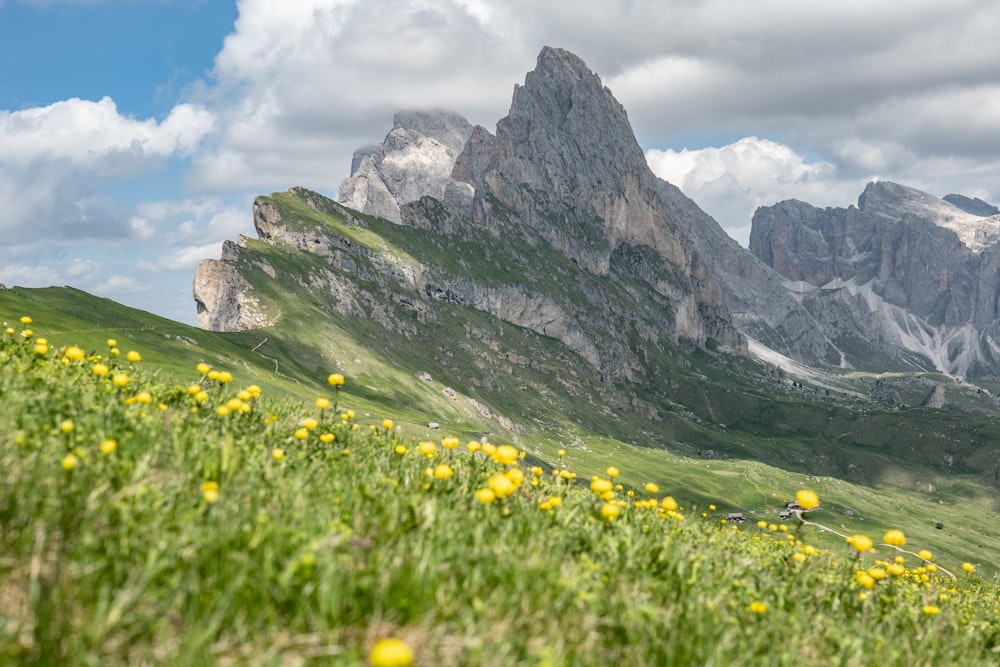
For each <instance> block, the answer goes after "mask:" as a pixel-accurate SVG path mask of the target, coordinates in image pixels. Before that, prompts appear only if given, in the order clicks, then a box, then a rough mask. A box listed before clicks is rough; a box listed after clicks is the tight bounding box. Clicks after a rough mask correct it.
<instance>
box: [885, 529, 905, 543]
mask: <svg viewBox="0 0 1000 667" xmlns="http://www.w3.org/2000/svg"><path fill="white" fill-rule="evenodd" d="M882 541H883V542H885V543H886V544H891V545H892V546H894V547H901V546H903V545H905V544H906V535H904V534H903V531H901V530H897V529H895V528H893V529H892V530H887V531H885V535H884V536H883V537H882Z"/></svg>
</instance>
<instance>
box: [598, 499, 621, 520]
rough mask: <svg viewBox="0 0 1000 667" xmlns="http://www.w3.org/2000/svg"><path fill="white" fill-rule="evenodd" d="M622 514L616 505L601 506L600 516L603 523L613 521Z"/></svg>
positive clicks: (606, 504) (605, 504)
mask: <svg viewBox="0 0 1000 667" xmlns="http://www.w3.org/2000/svg"><path fill="white" fill-rule="evenodd" d="M621 513H622V508H621V507H619V506H618V505H617V504H616V503H604V504H603V505H601V516H602V517H603V518H604V520H605V521H609V522H610V521H614V520H615V519H617V518H618V516H619V515H620V514H621Z"/></svg>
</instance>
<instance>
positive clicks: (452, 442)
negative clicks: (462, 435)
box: [441, 438, 458, 449]
mask: <svg viewBox="0 0 1000 667" xmlns="http://www.w3.org/2000/svg"><path fill="white" fill-rule="evenodd" d="M441 446H442V447H444V448H445V449H455V448H457V447H458V438H442V439H441Z"/></svg>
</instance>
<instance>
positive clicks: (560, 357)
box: [0, 47, 1000, 667]
mask: <svg viewBox="0 0 1000 667" xmlns="http://www.w3.org/2000/svg"><path fill="white" fill-rule="evenodd" d="M970 201H971V200H969V199H968V198H965V199H962V198H960V197H958V196H949V197H947V198H945V199H938V198H936V197H934V196H932V195H929V194H927V193H923V192H920V191H917V190H914V189H912V188H908V187H905V186H902V185H898V184H894V183H886V182H878V183H871V184H870V185H869V186H868V187H867V188H866V190H865V191H864V193H863V194H862V195H861V197H860V199H859V202H858V206H857V207H854V206H851V207H849V208H847V209H834V208H825V209H819V208H815V207H811V206H809V205H808V204H805V203H803V202H796V201H792V202H782V203H779V204H776V205H775V206H773V207H762V208H761V209H759V210H758V212H757V214H756V215H755V216H754V227H753V231H752V233H751V241H750V248H749V249H746V248H742V247H740V246H739V245H738V244H737V243H736V242H735V241H733V240H732V239H730V238H729V237H728V236H727V235H726V233H725V231H724V230H723V229H722V228H721V227H720V226H719V225H718V223H716V222H715V221H714V220H713V219H712V218H711V217H710V216H708V215H707V214H706V213H704V212H703V211H702V210H701V209H700V208H699V207H698V206H697V204H696V203H695V202H694V201H692V200H691V199H689V198H688V197H686V196H685V195H684V194H683V193H682V192H681V191H680V190H679V189H678V188H677V187H675V186H673V185H671V184H670V183H667V182H666V181H663V180H661V179H659V178H657V177H655V176H654V175H653V173H652V172H651V171H650V170H649V168H648V166H647V165H646V160H645V157H644V155H643V153H642V150H641V149H640V148H639V145H638V143H637V142H636V139H635V136H634V134H633V132H632V129H631V126H630V124H629V121H628V118H627V114H626V112H625V110H624V108H623V107H622V105H621V104H619V103H618V102H617V100H615V98H614V97H613V96H612V93H611V91H610V90H608V88H606V87H604V85H603V84H602V83H601V80H600V78H599V77H598V76H597V75H596V74H595V73H593V72H591V71H590V70H589V68H588V67H587V66H586V65H585V64H584V63H583V61H582V60H581V59H580V58H578V57H577V56H575V55H574V54H572V53H570V52H568V51H565V50H562V49H557V48H551V47H545V48H544V49H543V50H542V51H541V53H540V54H539V56H538V61H537V64H536V68H535V69H534V70H533V71H531V72H529V73H528V74H527V76H526V78H525V81H524V83H523V85H517V86H516V87H515V89H514V95H513V100H512V102H511V108H510V113H509V115H508V116H506V117H505V118H503V119H501V120H500V121H498V123H497V126H496V130H495V132H491V131H489V130H487V129H485V128H483V127H480V126H472V125H471V124H469V123H468V122H467V121H466V120H465V119H463V118H462V117H461V116H459V115H457V114H454V113H451V112H447V111H441V110H435V111H413V110H405V111H400V112H399V113H398V114H397V115H396V118H395V120H394V127H393V129H392V130H391V131H390V132H389V134H388V135H387V136H386V138H385V140H384V141H383V143H381V144H377V145H374V146H370V147H366V148H363V149H359V151H358V152H357V153H356V154H355V159H354V163H353V165H352V168H351V174H350V175H349V176H348V177H347V178H346V179H345V180H344V182H343V183H341V185H340V189H339V194H338V196H337V198H336V199H333V198H330V197H327V196H324V195H322V194H320V193H318V192H314V191H312V190H309V189H306V188H302V187H291V188H290V189H288V190H286V191H283V192H275V193H272V194H270V195H266V196H260V197H257V199H256V200H255V201H254V204H253V210H252V212H249V211H248V215H252V217H253V223H254V227H255V230H256V232H257V238H249V237H245V236H240V237H238V238H237V239H235V240H232V241H227V242H226V243H225V245H224V247H223V251H222V257H221V259H206V260H202V261H201V262H200V263H199V264H198V267H197V271H196V273H195V275H194V276H193V296H194V304H193V306H194V307H195V308H197V313H198V322H199V326H198V327H192V326H188V325H185V324H180V323H177V322H173V321H171V320H168V319H164V318H161V317H158V316H155V315H152V314H150V313H147V312H145V311H142V310H137V309H133V308H129V307H126V306H124V305H121V304H119V303H116V302H114V301H111V300H108V299H102V298H99V297H96V296H93V295H91V294H88V293H86V292H82V291H79V290H76V289H73V288H70V287H62V288H57V287H50V288H22V287H9V288H3V289H0V325H2V329H0V465H2V469H3V471H4V475H3V482H2V483H0V662H2V663H4V664H40V665H56V664H58V665H95V666H96V665H102V666H103V665H255V666H256V665H273V666H275V667H279V666H280V667H286V666H294V665H372V666H373V667H394V666H399V667H405V666H407V665H484V666H501V665H502V666H509V665H537V666H541V665H545V666H550V667H561V666H565V667H570V666H577V665H581V666H584V665H713V666H717V667H721V666H728V665H767V666H771V665H789V666H791V665H795V666H800V665H828V664H839V665H845V666H852V667H860V666H863V665H907V666H908V667H909V666H914V665H963V666H965V665H969V666H975V665H984V666H985V665H995V664H997V663H998V661H1000V579H998V577H1000V559H998V557H997V554H1000V526H998V524H997V513H998V511H1000V504H998V502H997V488H998V485H1000V424H998V422H997V414H998V411H1000V402H998V399H997V396H996V392H997V391H1000V382H998V380H997V378H998V377H1000V373H998V371H1000V356H997V352H996V351H997V350H998V349H1000V346H998V345H997V344H996V342H995V340H997V339H1000V332H998V330H997V322H998V321H1000V318H998V314H997V313H996V312H995V310H996V309H997V308H1000V306H998V305H997V304H998V303H1000V299H998V298H996V297H997V294H998V293H1000V279H997V276H998V275H1000V274H998V273H997V269H996V267H997V266H1000V241H998V238H1000V237H998V236H997V235H996V234H995V233H994V229H995V227H996V225H998V224H1000V218H998V216H997V214H996V212H995V211H994V210H993V209H991V208H988V207H987V208H983V206H981V205H979V204H984V203H983V202H979V204H976V205H975V206H973V204H970V203H969V202H970Z"/></svg>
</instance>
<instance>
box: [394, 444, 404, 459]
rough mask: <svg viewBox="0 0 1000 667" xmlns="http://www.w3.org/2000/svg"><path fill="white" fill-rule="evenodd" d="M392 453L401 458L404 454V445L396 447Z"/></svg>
mask: <svg viewBox="0 0 1000 667" xmlns="http://www.w3.org/2000/svg"><path fill="white" fill-rule="evenodd" d="M393 451H394V452H396V453H397V454H399V455H400V456H402V455H403V454H405V453H406V445H396V446H395V447H393Z"/></svg>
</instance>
